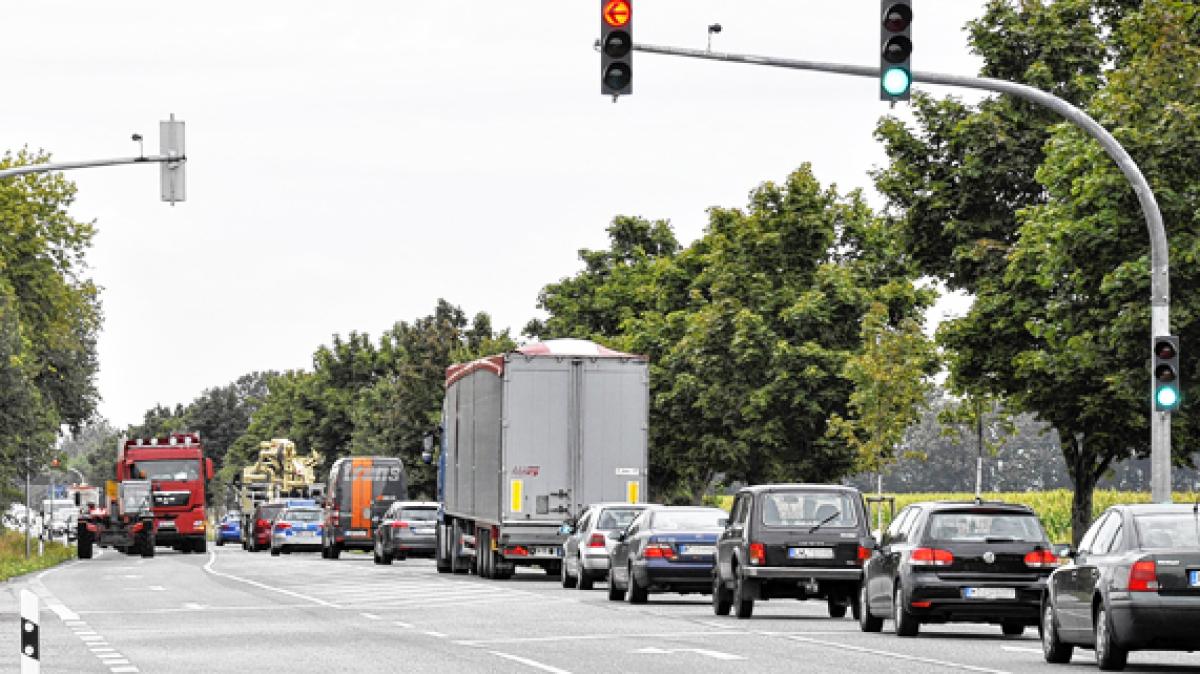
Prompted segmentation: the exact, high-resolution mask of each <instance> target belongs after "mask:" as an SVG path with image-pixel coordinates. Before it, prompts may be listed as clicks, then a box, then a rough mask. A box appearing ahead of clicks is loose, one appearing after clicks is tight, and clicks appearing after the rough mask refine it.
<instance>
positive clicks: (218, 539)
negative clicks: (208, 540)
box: [217, 536, 225, 548]
mask: <svg viewBox="0 0 1200 674" xmlns="http://www.w3.org/2000/svg"><path fill="white" fill-rule="evenodd" d="M222 545H225V539H224V538H221V537H220V536H217V547H218V548H219V547H221V546H222Z"/></svg>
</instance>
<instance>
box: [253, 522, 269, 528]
mask: <svg viewBox="0 0 1200 674" xmlns="http://www.w3.org/2000/svg"><path fill="white" fill-rule="evenodd" d="M270 527H271V523H270V522H268V521H266V520H254V528H255V529H269V528H270Z"/></svg>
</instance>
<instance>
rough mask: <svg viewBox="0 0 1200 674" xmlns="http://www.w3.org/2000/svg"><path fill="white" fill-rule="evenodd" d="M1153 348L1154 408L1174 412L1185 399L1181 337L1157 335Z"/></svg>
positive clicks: (1159, 410)
mask: <svg viewBox="0 0 1200 674" xmlns="http://www.w3.org/2000/svg"><path fill="white" fill-rule="evenodd" d="M1153 348H1154V354H1153V356H1154V358H1153V363H1154V369H1153V370H1152V372H1153V383H1154V387H1153V392H1154V409H1155V410H1156V411H1158V412H1173V411H1175V410H1177V409H1179V403H1180V402H1181V401H1182V399H1183V396H1182V389H1181V388H1180V377H1179V337H1176V336H1174V335H1165V336H1163V337H1155V338H1154V347H1153Z"/></svg>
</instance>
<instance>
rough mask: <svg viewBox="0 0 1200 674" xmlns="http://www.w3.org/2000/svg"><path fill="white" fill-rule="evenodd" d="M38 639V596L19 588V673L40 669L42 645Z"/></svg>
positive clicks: (27, 673) (34, 672)
mask: <svg viewBox="0 0 1200 674" xmlns="http://www.w3.org/2000/svg"><path fill="white" fill-rule="evenodd" d="M38 642H39V640H38V598H37V595H36V594H34V593H32V592H30V591H29V590H21V674H38V672H40V671H42V665H41V662H42V661H41V658H42V647H41V645H39V643H38Z"/></svg>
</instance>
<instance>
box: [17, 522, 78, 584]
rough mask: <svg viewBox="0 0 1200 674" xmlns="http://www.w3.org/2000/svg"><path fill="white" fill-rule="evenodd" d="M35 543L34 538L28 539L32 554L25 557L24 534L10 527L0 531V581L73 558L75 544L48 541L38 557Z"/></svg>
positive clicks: (36, 543)
mask: <svg viewBox="0 0 1200 674" xmlns="http://www.w3.org/2000/svg"><path fill="white" fill-rule="evenodd" d="M37 545H38V542H37V540H36V539H35V540H33V541H30V551H31V552H32V553H33V554H31V555H30V557H29V558H28V559H26V558H25V534H24V533H22V532H19V531H12V530H10V529H4V530H2V531H0V582H3V581H6V580H8V579H9V578H13V577H16V576H20V575H22V574H26V573H31V572H33V571H41V570H42V569H48V568H50V567H52V566H55V565H57V564H61V563H63V562H65V561H67V560H70V559H75V546H67V545H63V544H62V543H55V542H49V543H46V544H45V554H43V555H42V556H41V557H39V556H38V553H37Z"/></svg>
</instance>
